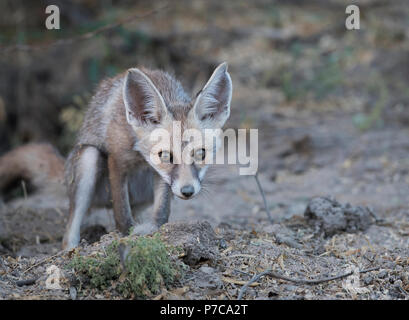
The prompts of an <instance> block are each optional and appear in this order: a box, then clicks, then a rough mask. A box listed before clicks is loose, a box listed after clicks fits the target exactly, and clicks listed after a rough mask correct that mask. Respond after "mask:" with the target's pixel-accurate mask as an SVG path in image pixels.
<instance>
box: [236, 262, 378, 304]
mask: <svg viewBox="0 0 409 320" xmlns="http://www.w3.org/2000/svg"><path fill="white" fill-rule="evenodd" d="M379 268H380V267H373V268H369V269H364V270H360V271H359V273H366V272H370V271H375V270H378V269H379ZM353 273H354V272H353V271H350V272H347V273H344V274H341V275H337V276H332V277H327V278H321V279H294V278H290V277H287V276H284V275H282V274H279V273H277V272H274V271H273V270H272V269H267V270H265V271H263V272H261V273H259V274H256V275H255V276H253V278H251V279H250V280H249V281H248V282H247V283H246V284H245V285H244V286H242V287H241V289H240V292H239V295H238V297H237V300H241V299H242V298H243V295H244V293H245V292H246V290H247V288H248V287H249V286H250V285H251V284H252V283H253V282H256V281H258V280H260V278H262V277H264V276H270V277H273V278H276V279H280V280H285V281H290V282H294V283H297V284H308V285H314V284H319V283H323V282H329V281H332V280H338V279H342V278H346V277H348V276H350V275H352V274H353Z"/></svg>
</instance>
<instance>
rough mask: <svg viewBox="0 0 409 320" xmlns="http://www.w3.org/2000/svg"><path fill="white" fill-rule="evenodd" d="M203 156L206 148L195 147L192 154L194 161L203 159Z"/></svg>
mask: <svg viewBox="0 0 409 320" xmlns="http://www.w3.org/2000/svg"><path fill="white" fill-rule="evenodd" d="M205 157H206V150H205V149H197V150H196V151H195V152H194V154H193V158H194V159H195V160H196V161H203V160H204V158H205Z"/></svg>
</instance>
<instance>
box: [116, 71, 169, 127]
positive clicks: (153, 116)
mask: <svg viewBox="0 0 409 320" xmlns="http://www.w3.org/2000/svg"><path fill="white" fill-rule="evenodd" d="M123 100H124V104H125V108H126V119H127V120H128V123H129V124H131V125H132V124H133V125H137V126H141V125H142V126H143V125H147V124H157V123H160V122H161V120H162V117H163V116H164V115H165V114H166V105H165V101H164V100H163V97H162V96H161V94H160V93H159V91H158V89H157V88H156V87H155V85H154V84H153V82H152V81H151V79H149V77H148V76H147V75H146V74H145V73H143V72H142V71H141V70H139V69H137V68H132V69H129V70H128V72H127V74H126V77H125V81H124V85H123Z"/></svg>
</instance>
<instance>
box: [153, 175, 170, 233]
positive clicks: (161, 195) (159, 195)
mask: <svg viewBox="0 0 409 320" xmlns="http://www.w3.org/2000/svg"><path fill="white" fill-rule="evenodd" d="M170 199H171V190H170V186H169V185H168V184H167V183H166V182H165V181H163V180H162V178H161V177H159V175H157V174H155V176H154V203H153V219H154V223H155V224H156V226H157V227H160V226H161V225H162V224H165V223H166V222H168V220H169V213H170Z"/></svg>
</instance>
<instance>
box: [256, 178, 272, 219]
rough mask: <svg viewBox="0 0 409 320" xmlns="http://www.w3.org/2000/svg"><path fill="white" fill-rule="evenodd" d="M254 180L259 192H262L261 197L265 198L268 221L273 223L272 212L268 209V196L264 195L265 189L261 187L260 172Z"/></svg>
mask: <svg viewBox="0 0 409 320" xmlns="http://www.w3.org/2000/svg"><path fill="white" fill-rule="evenodd" d="M254 179H256V182H257V186H258V190H259V191H260V193H261V196H262V198H263V202H264V209H265V210H266V214H267V217H268V220H270V222H271V223H273V218H272V217H271V213H270V210H269V209H268V206H267V200H266V195H265V194H264V190H263V188H262V187H261V183H260V180H259V179H258V172H257V173H256V174H255V176H254Z"/></svg>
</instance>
